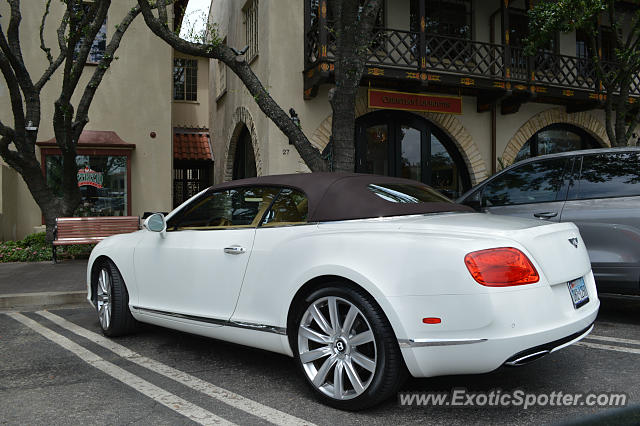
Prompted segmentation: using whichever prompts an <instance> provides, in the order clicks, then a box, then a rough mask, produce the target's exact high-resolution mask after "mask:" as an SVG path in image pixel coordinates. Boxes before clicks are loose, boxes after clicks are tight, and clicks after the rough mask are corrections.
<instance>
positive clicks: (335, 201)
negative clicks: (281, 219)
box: [211, 173, 474, 222]
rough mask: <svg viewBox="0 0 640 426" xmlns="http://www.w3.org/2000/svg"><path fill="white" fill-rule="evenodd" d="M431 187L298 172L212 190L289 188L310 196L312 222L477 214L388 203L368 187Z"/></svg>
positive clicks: (455, 207)
mask: <svg viewBox="0 0 640 426" xmlns="http://www.w3.org/2000/svg"><path fill="white" fill-rule="evenodd" d="M394 183H395V184H399V183H402V184H410V185H414V186H423V187H427V188H428V186H427V185H425V184H423V183H421V182H416V181H414V180H409V179H402V178H396V177H389V176H380V175H370V174H358V173H297V174H287V175H271V176H260V177H255V178H248V179H239V180H234V181H229V182H225V183H221V184H218V185H214V186H212V187H211V190H213V191H215V190H220V189H225V188H236V187H243V186H285V187H290V188H295V189H298V190H300V191H302V192H304V193H305V194H306V195H307V199H308V201H309V211H308V217H307V220H308V221H309V222H326V221H335V220H349V219H366V218H373V217H384V216H402V215H410V214H424V213H439V212H454V211H460V212H473V211H474V210H473V209H472V208H470V207H467V206H463V205H462V204H456V203H454V202H451V203H447V202H433V203H394V202H390V201H387V200H385V199H383V198H381V197H379V196H378V195H376V194H375V193H374V192H373V191H371V190H370V189H369V188H368V187H367V186H368V185H370V184H374V185H384V184H394Z"/></svg>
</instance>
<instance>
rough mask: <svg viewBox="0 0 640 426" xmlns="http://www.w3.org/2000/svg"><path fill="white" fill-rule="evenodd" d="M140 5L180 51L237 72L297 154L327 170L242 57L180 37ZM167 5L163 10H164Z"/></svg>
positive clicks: (224, 48) (154, 28)
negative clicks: (215, 60) (218, 63)
mask: <svg viewBox="0 0 640 426" xmlns="http://www.w3.org/2000/svg"><path fill="white" fill-rule="evenodd" d="M138 5H139V6H140V10H141V12H142V15H143V16H144V20H145V22H146V23H147V26H148V27H149V28H150V29H151V31H153V32H154V34H155V35H157V36H158V37H160V38H161V39H163V40H164V41H165V42H167V43H168V44H169V45H170V46H172V47H173V48H174V49H176V50H177V51H179V52H182V53H186V54H189V55H192V56H199V57H204V58H213V59H218V60H221V61H222V62H223V63H224V64H225V65H227V66H228V67H229V69H230V70H231V71H232V72H233V73H234V74H236V75H237V76H238V77H239V78H240V80H241V81H242V83H244V85H245V87H246V88H247V89H248V90H249V93H251V95H252V96H253V98H254V99H255V101H256V103H257V104H258V107H259V108H260V109H261V110H262V112H264V113H265V115H267V117H269V118H270V119H271V121H273V122H274V123H275V125H276V126H278V128H279V129H280V130H281V131H282V132H283V133H284V134H285V135H286V136H287V137H288V138H289V141H290V142H292V143H293V145H294V146H295V148H296V150H297V151H298V153H300V156H301V157H302V159H303V160H304V162H305V163H306V164H307V166H308V167H309V168H310V169H311V170H312V171H324V170H326V169H327V166H326V163H325V161H324V160H323V159H322V156H321V155H320V152H319V151H318V149H317V148H315V147H314V146H313V145H312V144H311V142H309V139H307V137H306V136H305V134H304V133H303V132H302V130H301V129H300V128H299V127H298V126H297V125H296V124H295V123H294V122H293V121H292V120H291V118H290V117H289V115H288V114H287V113H286V112H285V111H284V110H283V109H282V108H280V106H279V105H278V104H277V103H276V102H275V101H274V100H273V98H272V97H271V95H269V93H268V92H267V90H266V89H265V88H264V86H263V85H262V83H261V82H260V80H259V79H258V77H256V75H255V74H254V73H253V70H252V69H251V67H250V66H249V64H247V62H246V61H245V60H244V59H243V58H242V57H237V56H236V54H235V53H233V51H232V50H231V49H230V48H228V47H227V46H225V45H223V44H222V43H220V41H219V40H216V41H214V42H213V43H212V44H202V43H192V42H189V41H187V40H183V39H181V38H180V37H179V36H177V35H176V34H175V33H173V32H172V31H171V30H170V29H169V28H168V27H166V26H165V25H163V22H162V20H161V19H160V18H156V17H155V15H154V14H153V12H152V7H151V5H150V4H149V1H148V0H138ZM163 8H164V11H163ZM158 9H159V16H162V15H161V14H164V13H166V6H165V2H164V1H160V2H159V3H158Z"/></svg>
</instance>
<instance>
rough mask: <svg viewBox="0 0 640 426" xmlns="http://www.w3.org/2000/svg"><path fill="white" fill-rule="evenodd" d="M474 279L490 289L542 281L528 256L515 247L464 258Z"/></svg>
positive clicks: (481, 251)
mask: <svg viewBox="0 0 640 426" xmlns="http://www.w3.org/2000/svg"><path fill="white" fill-rule="evenodd" d="M464 263H465V264H466V265H467V269H468V270H469V272H470V273H471V276H472V277H473V279H475V280H476V281H477V282H478V283H480V284H482V285H484V286H488V287H508V286H514V285H523V284H533V283H536V282H538V281H539V280H540V277H539V276H538V271H536V268H535V267H534V266H533V264H532V263H531V261H530V260H529V259H528V258H527V256H526V255H525V254H524V253H522V252H521V251H520V250H518V249H516V248H513V247H501V248H494V249H488V250H480V251H474V252H472V253H469V254H467V255H466V256H465V257H464Z"/></svg>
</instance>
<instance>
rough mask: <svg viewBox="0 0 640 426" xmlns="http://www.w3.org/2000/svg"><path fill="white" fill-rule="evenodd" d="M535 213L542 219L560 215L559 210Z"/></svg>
mask: <svg viewBox="0 0 640 426" xmlns="http://www.w3.org/2000/svg"><path fill="white" fill-rule="evenodd" d="M533 215H534V216H535V217H537V218H540V219H551V218H552V217H556V216H558V212H540V213H534V214H533Z"/></svg>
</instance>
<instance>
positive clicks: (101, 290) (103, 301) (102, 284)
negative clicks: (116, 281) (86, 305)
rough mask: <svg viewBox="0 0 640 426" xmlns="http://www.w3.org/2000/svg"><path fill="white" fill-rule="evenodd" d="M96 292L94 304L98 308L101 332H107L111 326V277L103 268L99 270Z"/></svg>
mask: <svg viewBox="0 0 640 426" xmlns="http://www.w3.org/2000/svg"><path fill="white" fill-rule="evenodd" d="M97 287H98V291H97V294H96V302H97V308H98V318H99V319H100V325H101V326H102V329H103V330H107V329H108V328H109V325H110V324H111V288H112V287H111V276H110V275H109V272H107V270H106V269H105V268H102V269H101V270H100V274H99V275H98V286H97Z"/></svg>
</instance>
